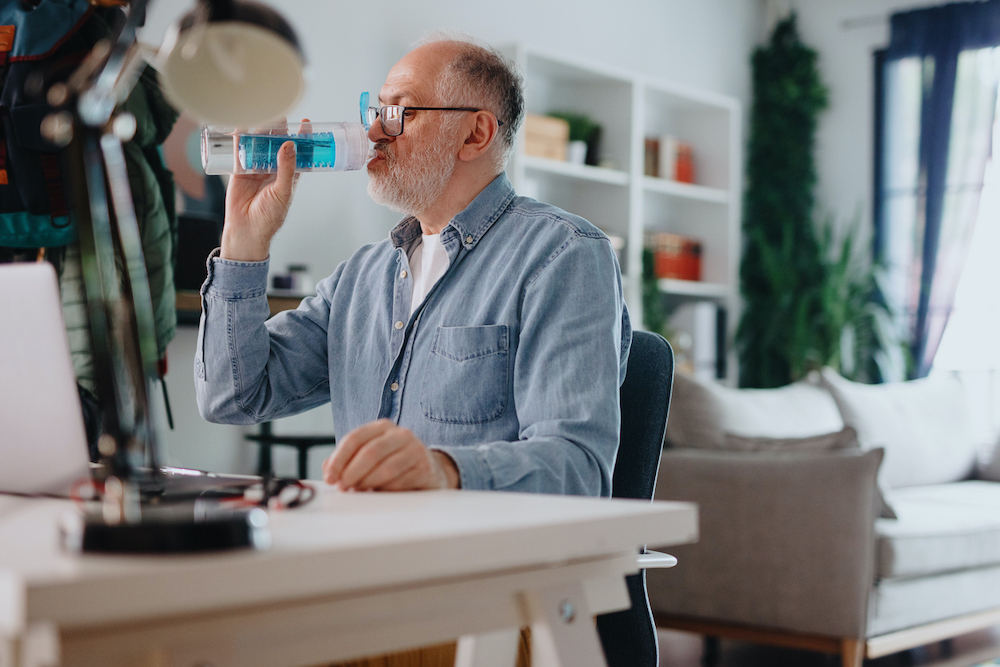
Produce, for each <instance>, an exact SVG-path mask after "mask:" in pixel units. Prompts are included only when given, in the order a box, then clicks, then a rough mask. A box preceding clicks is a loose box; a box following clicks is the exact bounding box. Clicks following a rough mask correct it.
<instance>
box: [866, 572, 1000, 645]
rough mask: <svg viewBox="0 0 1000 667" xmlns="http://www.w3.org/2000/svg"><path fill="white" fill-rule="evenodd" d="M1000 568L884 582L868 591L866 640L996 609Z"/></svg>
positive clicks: (999, 584) (999, 589)
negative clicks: (870, 591) (869, 596)
mask: <svg viewBox="0 0 1000 667" xmlns="http://www.w3.org/2000/svg"><path fill="white" fill-rule="evenodd" d="M997 591H1000V566H994V567H981V568H975V569H972V570H959V571H958V572H948V573H946V574H941V575H938V576H936V577H918V578H916V579H885V580H883V581H880V582H879V583H878V585H877V586H875V589H874V590H873V591H872V595H871V600H870V601H869V605H868V629H867V632H866V635H867V636H868V637H876V636H878V635H882V634H885V633H887V632H894V631H896V630H903V629H904V628H913V627H915V626H919V625H924V624H925V623H933V622H935V621H942V620H945V619H948V618H955V617H958V616H966V615H968V614H974V613H976V612H978V611H985V610H987V609H996V608H997Z"/></svg>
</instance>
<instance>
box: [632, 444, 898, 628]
mask: <svg viewBox="0 0 1000 667" xmlns="http://www.w3.org/2000/svg"><path fill="white" fill-rule="evenodd" d="M881 460H882V452H881V450H875V451H871V452H861V451H860V450H841V451H834V452H816V453H794V454H787V453H783V454H772V453H736V452H716V451H705V450H666V451H664V453H663V456H662V458H661V461H660V472H659V479H658V481H657V485H656V494H655V497H656V498H657V499H661V500H687V501H694V502H696V503H698V507H699V517H700V521H701V526H700V530H699V533H700V535H701V539H700V541H699V542H698V543H697V544H694V545H685V546H680V547H672V548H671V551H672V552H673V553H674V554H675V555H676V556H677V559H678V561H679V564H678V566H677V567H675V568H673V569H671V570H662V571H650V572H648V573H647V578H648V585H649V600H650V605H651V607H652V609H653V611H654V613H656V612H660V613H664V614H671V615H678V616H688V617H698V618H702V619H706V620H715V621H726V622H733V623H743V624H749V625H754V626H760V627H768V628H774V629H779V630H788V631H793V632H803V633H813V634H823V635H831V636H841V637H863V636H864V630H865V623H866V612H867V607H868V595H869V591H870V588H871V586H872V582H873V577H874V574H873V573H874V560H875V546H874V517H875V511H876V510H875V478H876V474H877V472H878V466H879V463H880V462H881Z"/></svg>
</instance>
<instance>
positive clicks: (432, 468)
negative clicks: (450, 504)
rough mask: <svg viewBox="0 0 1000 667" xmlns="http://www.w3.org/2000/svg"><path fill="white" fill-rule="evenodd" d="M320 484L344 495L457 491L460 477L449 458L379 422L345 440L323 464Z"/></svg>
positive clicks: (404, 433) (400, 428)
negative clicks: (355, 492) (334, 487)
mask: <svg viewBox="0 0 1000 667" xmlns="http://www.w3.org/2000/svg"><path fill="white" fill-rule="evenodd" d="M323 481H325V482H326V483H327V484H337V485H339V486H340V488H341V489H343V490H345V491H346V490H348V489H354V490H358V491H368V490H377V491H412V490H418V489H457V488H458V483H459V476H458V468H457V467H455V463H454V461H452V460H451V457H450V456H448V455H447V454H444V453H443V452H439V451H433V450H430V449H428V448H427V446H426V445H424V443H422V442H421V441H420V440H419V438H417V436H415V435H413V433H412V432H411V431H409V430H407V429H405V428H402V427H399V426H397V425H396V424H394V423H393V422H391V421H389V420H388V419H380V420H378V421H375V422H371V423H369V424H365V425H364V426H359V427H358V428H356V429H354V430H353V431H351V432H350V433H348V434H347V435H345V436H344V439H343V440H341V441H340V442H339V443H338V444H337V449H336V450H335V451H334V452H333V454H331V455H330V457H329V458H328V459H327V460H326V461H324V462H323Z"/></svg>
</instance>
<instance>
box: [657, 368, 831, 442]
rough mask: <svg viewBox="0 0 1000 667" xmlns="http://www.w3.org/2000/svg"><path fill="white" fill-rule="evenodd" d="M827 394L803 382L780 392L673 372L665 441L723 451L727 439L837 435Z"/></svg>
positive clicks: (778, 390) (782, 388) (779, 390)
mask: <svg viewBox="0 0 1000 667" xmlns="http://www.w3.org/2000/svg"><path fill="white" fill-rule="evenodd" d="M842 428H844V421H843V419H841V417H840V412H839V411H838V409H837V404H836V403H834V401H833V399H832V398H831V397H830V394H829V393H827V392H826V391H825V390H823V389H822V388H820V387H817V386H814V385H812V384H810V383H808V382H796V383H794V384H791V385H788V386H787V387H781V388H779V389H732V388H730V387H725V386H722V385H720V384H718V383H715V382H702V381H700V380H696V379H695V378H693V377H691V376H689V375H685V374H683V373H677V374H676V375H675V376H674V388H673V395H672V397H671V399H670V419H669V420H668V421H667V441H668V442H669V443H670V444H671V445H672V446H674V447H696V448H702V449H728V448H729V447H727V445H726V436H727V435H735V436H739V437H745V438H755V437H762V438H806V437H811V436H815V435H825V434H829V433H834V432H837V431H840V430H841V429H842Z"/></svg>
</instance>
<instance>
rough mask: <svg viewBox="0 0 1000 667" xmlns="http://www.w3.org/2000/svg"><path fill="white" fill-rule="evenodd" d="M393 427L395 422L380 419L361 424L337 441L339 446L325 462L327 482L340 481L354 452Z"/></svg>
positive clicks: (334, 482) (324, 472)
mask: <svg viewBox="0 0 1000 667" xmlns="http://www.w3.org/2000/svg"><path fill="white" fill-rule="evenodd" d="M392 427H393V423H392V422H391V421H389V420H388V419H380V420H378V421H374V422H369V423H367V424H364V425H362V426H359V427H357V428H356V429H354V430H353V431H351V432H350V433H348V434H347V435H345V436H344V437H343V438H342V439H341V441H340V442H339V443H337V448H336V449H335V450H333V454H332V455H331V456H330V458H328V459H327V460H326V463H324V464H323V480H324V481H325V482H326V483H327V484H336V483H337V482H339V481H340V476H341V473H342V472H343V470H344V468H345V467H346V466H347V464H348V463H350V461H351V459H352V458H354V454H355V453H357V451H358V450H359V449H361V447H362V445H364V444H365V443H366V442H368V441H369V440H371V439H372V438H374V437H377V436H379V435H381V434H382V433H384V432H385V431H387V430H388V429H390V428H392Z"/></svg>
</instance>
